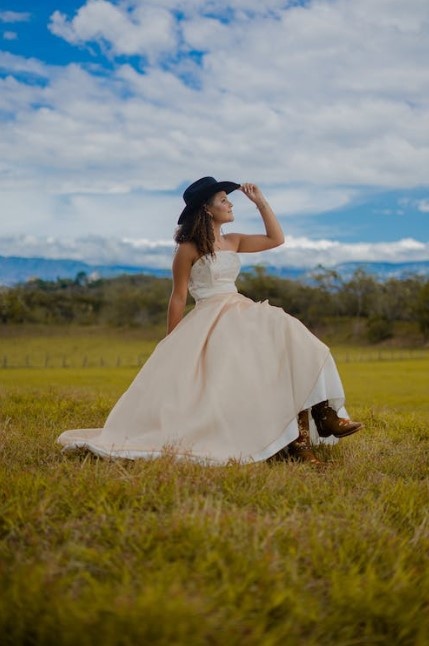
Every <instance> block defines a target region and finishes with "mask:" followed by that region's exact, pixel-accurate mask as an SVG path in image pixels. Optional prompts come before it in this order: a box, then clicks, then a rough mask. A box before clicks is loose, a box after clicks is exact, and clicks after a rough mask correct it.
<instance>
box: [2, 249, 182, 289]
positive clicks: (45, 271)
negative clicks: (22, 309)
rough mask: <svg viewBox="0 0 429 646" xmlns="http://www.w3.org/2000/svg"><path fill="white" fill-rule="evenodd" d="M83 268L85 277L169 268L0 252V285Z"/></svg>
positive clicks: (159, 273)
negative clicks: (98, 262) (22, 256)
mask: <svg viewBox="0 0 429 646" xmlns="http://www.w3.org/2000/svg"><path fill="white" fill-rule="evenodd" d="M80 272H84V273H85V274H87V275H88V277H89V278H114V277H115V276H120V275H121V274H150V275H152V276H160V277H161V276H171V271H170V270H169V269H154V268H153V267H135V266H132V265H89V264H87V263H85V262H82V261H80V260H61V259H58V260H52V259H50V258H20V257H16V256H0V285H7V286H11V285H16V284H17V283H25V282H27V281H28V280H32V279H34V278H39V279H41V280H57V278H75V277H76V275H77V274H79V273H80Z"/></svg>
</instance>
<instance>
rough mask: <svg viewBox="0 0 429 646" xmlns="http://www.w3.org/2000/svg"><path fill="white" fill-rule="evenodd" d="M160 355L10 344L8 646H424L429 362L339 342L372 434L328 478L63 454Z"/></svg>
mask: <svg viewBox="0 0 429 646" xmlns="http://www.w3.org/2000/svg"><path fill="white" fill-rule="evenodd" d="M155 336H156V335H155ZM154 345H155V340H154V339H151V338H150V336H148V335H146V336H145V335H142V334H141V332H139V331H138V330H133V331H120V332H114V331H110V332H109V331H105V330H104V331H101V330H98V331H92V330H87V331H70V332H69V333H68V334H64V333H63V334H62V335H61V334H60V333H58V334H56V335H54V336H52V337H45V336H43V335H37V334H22V333H21V334H20V335H16V334H15V335H14V334H10V333H9V334H8V335H3V336H2V338H1V340H0V362H1V357H3V356H6V355H7V356H8V357H9V359H8V362H7V365H6V366H5V367H3V368H2V369H1V371H0V388H1V392H0V406H1V409H0V432H1V436H0V441H1V462H2V468H1V471H0V492H1V519H0V532H1V543H0V590H1V603H0V635H2V637H1V643H2V644H3V643H4V644H13V645H15V644H70V645H72V644H73V645H75V644H77V643H78V644H81V645H82V646H84V645H86V644H88V645H90V644H91V645H92V644H94V643H100V644H103V645H104V644H107V645H110V644H112V645H113V644H152V643H156V644H214V645H215V644H222V646H223V645H228V646H229V645H230V644H232V645H235V644H237V645H241V644H251V645H253V644H254V645H260V644H264V645H265V644H268V645H275V644H304V645H307V644H309V645H315V646H316V645H318V646H319V645H321V644H326V645H330V644H335V645H337V644H339V645H341V646H346V645H347V646H352V645H356V644H401V645H408V644H409V645H410V646H411V645H421V646H423V645H426V644H427V643H428V642H429V601H428V600H429V568H428V567H427V562H428V561H427V559H428V556H427V555H428V554H429V511H428V510H429V505H428V500H429V486H428V449H429V376H428V375H429V353H428V351H420V352H419V353H417V352H416V353H414V354H413V353H410V355H409V356H407V354H406V353H404V352H402V354H401V353H399V351H398V352H397V354H396V355H395V354H392V353H391V351H389V352H390V354H389V353H388V352H387V351H383V352H381V353H380V354H376V353H375V351H372V353H371V352H370V351H369V350H365V352H366V354H365V353H364V351H361V350H360V349H358V348H349V349H348V350H347V352H346V350H345V349H344V348H343V347H341V348H335V347H334V354H335V356H336V357H337V359H338V365H339V370H340V373H341V376H342V378H343V381H344V385H345V388H346V392H347V396H348V402H347V405H348V410H349V412H350V414H351V415H352V416H353V417H354V418H358V419H361V420H362V421H364V422H365V430H363V431H361V432H360V433H357V434H356V435H354V436H352V437H350V438H348V439H344V440H343V441H342V442H340V443H339V444H338V445H337V446H336V447H334V448H333V449H328V448H320V449H317V451H318V454H319V455H320V456H321V458H322V459H324V460H325V461H326V465H327V466H326V468H325V469H324V470H322V471H316V470H314V469H313V468H312V467H311V466H308V465H304V464H297V463H277V464H273V465H268V464H265V463H263V464H255V465H247V466H243V465H239V464H231V465H230V466H227V467H221V468H219V467H218V468H214V467H202V466H198V465H194V464H189V463H184V462H176V461H175V460H174V456H172V455H169V454H166V455H165V457H163V458H162V459H159V460H155V461H151V462H145V461H137V462H127V461H123V460H120V461H103V460H99V459H97V458H95V457H92V456H91V455H89V454H86V453H85V452H81V453H77V454H73V455H65V454H63V453H62V452H61V449H60V447H59V446H58V445H57V444H56V443H55V439H56V437H57V435H58V434H59V433H60V432H61V431H62V430H65V429H67V428H76V427H92V426H94V427H98V426H101V425H102V424H103V422H104V419H105V417H106V415H107V413H108V412H109V410H110V408H111V406H112V405H113V404H114V402H115V401H116V399H117V397H118V396H119V395H120V394H121V393H122V392H123V390H124V389H125V388H126V387H127V386H128V384H129V383H130V381H131V380H132V379H133V377H134V376H135V374H136V373H137V371H138V369H139V368H138V366H139V364H140V363H143V362H144V361H145V359H146V358H147V356H148V355H149V354H150V352H151V350H152V349H153V347H154ZM46 356H48V357H49V359H48V361H46ZM12 357H13V359H12ZM85 357H86V361H85ZM100 357H102V360H100ZM118 357H119V359H118ZM11 364H15V365H19V366H21V367H8V366H10V365H11ZM0 365H2V364H1V363H0ZM36 366H38V367H36Z"/></svg>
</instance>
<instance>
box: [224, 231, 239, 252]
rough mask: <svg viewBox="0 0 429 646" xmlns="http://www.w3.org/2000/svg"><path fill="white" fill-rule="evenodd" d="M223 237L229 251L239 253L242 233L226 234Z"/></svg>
mask: <svg viewBox="0 0 429 646" xmlns="http://www.w3.org/2000/svg"><path fill="white" fill-rule="evenodd" d="M223 237H224V239H225V242H226V244H227V247H228V249H230V250H231V251H238V247H239V245H240V240H241V238H242V237H243V234H242V233H226V234H225V235H224V236H223Z"/></svg>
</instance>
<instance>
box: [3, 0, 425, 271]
mask: <svg viewBox="0 0 429 646" xmlns="http://www.w3.org/2000/svg"><path fill="white" fill-rule="evenodd" d="M0 48H1V51H0V84H1V85H0V207H1V211H0V213H1V215H0V254H2V255H20V256H36V255H37V256H44V257H69V258H80V259H83V260H86V261H89V262H101V261H102V262H128V263H130V264H147V262H148V261H150V262H152V263H153V264H157V265H159V266H162V265H165V264H168V263H169V261H170V255H171V252H172V249H173V246H172V243H171V239H172V234H173V231H174V228H175V224H176V220H177V216H178V213H179V212H180V211H181V209H182V197H181V195H182V192H183V189H184V188H185V187H186V185H187V184H189V183H190V182H191V181H193V180H195V179H197V178H199V177H201V176H203V175H213V176H215V177H216V178H218V179H228V180H234V181H238V182H240V181H254V182H257V183H259V184H260V185H261V187H262V188H263V190H264V191H265V193H266V195H267V197H268V198H269V199H270V201H271V202H272V204H273V206H274V208H275V210H276V212H277V214H278V215H279V217H280V219H281V222H282V224H283V227H284V230H285V233H286V235H287V242H286V245H285V247H284V248H281V249H279V250H277V251H274V252H270V256H269V258H270V260H271V261H273V262H275V263H278V264H288V265H305V264H306V265H314V264H317V263H319V262H320V263H322V264H325V265H329V264H333V263H335V262H341V261H344V260H389V261H403V260H419V259H420V260H429V64H428V61H429V2H428V1H427V0H406V1H404V0H317V1H316V0H314V1H313V0H307V1H302V2H298V1H293V0H264V1H263V2H262V1H261V0H229V2H226V1H224V0H153V1H150V0H109V1H107V0H86V1H85V0H67V2H65V1H62V2H61V1H60V0H38V2H34V0H1V4H0ZM233 202H234V206H235V215H236V220H237V222H236V223H235V224H234V225H232V226H231V227H230V230H234V229H235V230H237V229H239V230H243V231H247V232H249V233H250V232H256V231H258V230H259V229H260V221H259V219H258V214H257V212H256V210H255V208H254V206H253V205H252V204H250V203H249V202H247V201H246V198H245V197H244V196H243V195H241V194H239V193H234V194H233ZM267 258H268V257H265V256H263V257H261V258H258V259H259V260H264V259H267Z"/></svg>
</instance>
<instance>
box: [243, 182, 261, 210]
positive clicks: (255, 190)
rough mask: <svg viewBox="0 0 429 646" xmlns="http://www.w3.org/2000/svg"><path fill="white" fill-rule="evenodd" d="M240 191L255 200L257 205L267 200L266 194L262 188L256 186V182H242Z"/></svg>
mask: <svg viewBox="0 0 429 646" xmlns="http://www.w3.org/2000/svg"><path fill="white" fill-rule="evenodd" d="M240 191H242V192H243V193H244V194H245V195H246V197H248V198H249V200H251V201H252V202H254V203H255V204H256V205H257V204H259V203H261V202H265V201H266V200H265V197H264V194H263V193H262V191H261V189H260V188H259V187H258V186H256V184H251V183H249V182H245V183H244V184H241V186H240Z"/></svg>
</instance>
